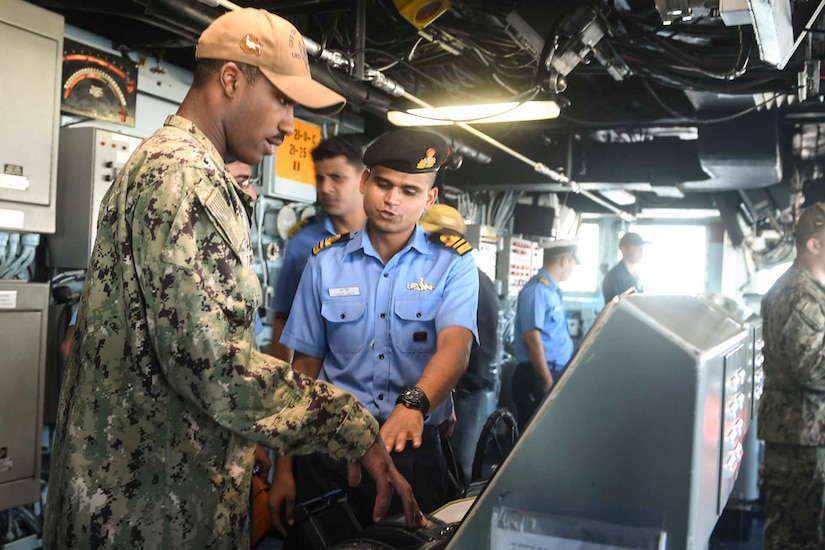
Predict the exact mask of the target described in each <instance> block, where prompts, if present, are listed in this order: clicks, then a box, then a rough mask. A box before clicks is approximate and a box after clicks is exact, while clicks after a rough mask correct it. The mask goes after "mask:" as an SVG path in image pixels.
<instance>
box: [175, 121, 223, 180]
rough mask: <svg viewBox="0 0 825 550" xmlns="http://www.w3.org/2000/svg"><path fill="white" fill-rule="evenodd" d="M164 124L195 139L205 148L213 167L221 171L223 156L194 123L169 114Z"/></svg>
mask: <svg viewBox="0 0 825 550" xmlns="http://www.w3.org/2000/svg"><path fill="white" fill-rule="evenodd" d="M163 125H164V126H172V127H173V128H177V129H178V130H183V131H184V132H186V133H187V134H189V135H191V136H192V137H193V138H195V140H196V141H197V142H198V143H199V144H200V145H202V146H203V148H204V149H206V154H207V156H208V157H209V160H211V161H212V163H213V164H214V165H215V168H216V169H217V170H219V171H223V170H225V169H226V165H225V164H224V162H223V157H221V154H220V153H219V152H218V149H217V148H216V147H215V144H214V143H212V142H211V141H209V138H208V137H206V134H204V133H203V132H202V131H201V130H200V128H198V127H197V126H195V123H194V122H192V121H190V120H187V119H185V118H183V117H182V116H180V115H169V116H168V117H166V122H164V123H163Z"/></svg>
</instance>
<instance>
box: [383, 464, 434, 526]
mask: <svg viewBox="0 0 825 550" xmlns="http://www.w3.org/2000/svg"><path fill="white" fill-rule="evenodd" d="M390 483H392V485H393V487H395V490H396V491H398V496H399V497H400V498H401V504H402V506H403V507H404V520H405V521H406V523H407V527H426V525H427V518H425V517H424V514H422V513H421V510H420V509H419V508H418V503H417V502H416V501H415V496H413V491H412V487H410V484H409V483H407V480H406V479H404V476H402V475H401V474H400V473H399V472H398V470H396V469H395V468H393V471H392V472H390Z"/></svg>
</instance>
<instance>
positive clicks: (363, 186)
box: [358, 170, 370, 195]
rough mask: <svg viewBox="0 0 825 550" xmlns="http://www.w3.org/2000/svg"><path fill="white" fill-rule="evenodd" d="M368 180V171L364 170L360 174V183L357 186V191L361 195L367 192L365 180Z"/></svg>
mask: <svg viewBox="0 0 825 550" xmlns="http://www.w3.org/2000/svg"><path fill="white" fill-rule="evenodd" d="M369 178H370V171H369V170H364V171H363V172H361V183H360V184H359V185H358V190H359V191H361V194H362V195H363V194H364V193H366V192H367V180H368V179H369Z"/></svg>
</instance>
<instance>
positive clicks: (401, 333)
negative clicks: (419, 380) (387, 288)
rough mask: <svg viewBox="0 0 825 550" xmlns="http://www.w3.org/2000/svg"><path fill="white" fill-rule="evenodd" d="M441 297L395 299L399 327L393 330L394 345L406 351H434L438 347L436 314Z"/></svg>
mask: <svg viewBox="0 0 825 550" xmlns="http://www.w3.org/2000/svg"><path fill="white" fill-rule="evenodd" d="M440 304H441V299H440V298H419V299H400V300H396V301H395V317H396V323H397V327H396V330H393V332H392V340H393V344H394V347H395V348H397V349H398V350H399V351H402V352H405V353H433V352H435V349H436V338H437V336H438V335H437V333H436V328H435V316H436V313H438V306H439V305H440Z"/></svg>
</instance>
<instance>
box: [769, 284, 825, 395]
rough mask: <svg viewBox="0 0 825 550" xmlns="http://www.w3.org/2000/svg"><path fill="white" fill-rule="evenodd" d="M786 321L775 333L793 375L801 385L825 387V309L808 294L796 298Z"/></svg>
mask: <svg viewBox="0 0 825 550" xmlns="http://www.w3.org/2000/svg"><path fill="white" fill-rule="evenodd" d="M795 302H796V303H795V305H794V306H793V309H792V311H791V312H790V315H789V316H788V319H787V321H786V322H785V323H784V324H783V326H781V327H772V330H775V329H779V333H778V334H776V335H775V336H777V337H778V338H777V340H778V342H779V346H780V349H781V350H784V351H785V353H786V354H787V356H788V366H789V368H790V374H791V376H792V377H793V379H794V380H795V381H796V382H797V383H798V384H799V385H800V386H802V387H804V388H808V389H811V390H814V391H825V311H823V309H822V306H821V305H820V304H819V303H818V302H817V301H816V300H814V299H813V298H811V297H809V296H801V297H800V298H799V299H798V300H795Z"/></svg>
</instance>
